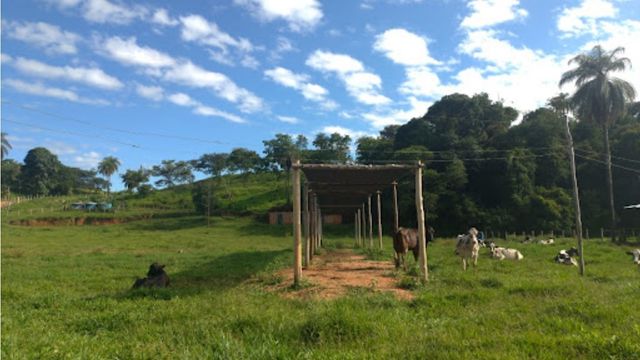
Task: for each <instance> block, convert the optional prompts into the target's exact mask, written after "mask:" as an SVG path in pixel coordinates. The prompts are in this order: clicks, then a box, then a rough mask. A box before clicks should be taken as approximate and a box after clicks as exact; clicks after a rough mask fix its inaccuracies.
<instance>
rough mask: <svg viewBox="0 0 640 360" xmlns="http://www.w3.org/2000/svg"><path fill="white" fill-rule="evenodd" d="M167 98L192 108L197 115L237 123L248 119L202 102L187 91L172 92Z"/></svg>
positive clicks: (179, 104)
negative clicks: (186, 92)
mask: <svg viewBox="0 0 640 360" xmlns="http://www.w3.org/2000/svg"><path fill="white" fill-rule="evenodd" d="M167 100H168V101H170V102H172V103H174V104H176V105H178V106H184V107H189V108H192V111H193V113H194V114H196V115H201V116H212V117H221V118H223V119H227V120H229V121H231V122H235V123H246V122H247V121H246V120H245V119H243V118H241V117H239V116H237V115H234V114H231V113H228V112H225V111H222V110H218V109H216V108H214V107H211V106H207V105H204V104H202V103H201V102H199V101H197V100H194V99H192V98H191V97H190V96H189V95H187V94H185V93H175V94H171V95H169V96H168V97H167Z"/></svg>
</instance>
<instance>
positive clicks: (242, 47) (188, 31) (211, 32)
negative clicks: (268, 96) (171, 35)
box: [180, 15, 258, 68]
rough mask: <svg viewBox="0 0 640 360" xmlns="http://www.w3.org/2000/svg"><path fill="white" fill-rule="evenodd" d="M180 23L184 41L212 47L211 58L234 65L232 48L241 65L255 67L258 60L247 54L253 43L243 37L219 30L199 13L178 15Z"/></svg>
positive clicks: (252, 49) (252, 48)
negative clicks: (235, 36) (236, 36)
mask: <svg viewBox="0 0 640 360" xmlns="http://www.w3.org/2000/svg"><path fill="white" fill-rule="evenodd" d="M180 22H181V23H182V31H181V37H182V39H183V40H185V41H193V42H196V43H199V44H201V45H206V46H210V47H212V48H214V49H215V50H212V51H211V55H212V56H211V57H212V59H214V60H216V61H218V62H220V63H223V64H227V65H234V64H235V61H234V57H233V56H232V54H231V50H234V51H235V52H236V53H237V55H238V56H239V57H240V59H241V61H240V63H241V64H242V65H243V66H247V67H250V68H255V67H257V65H258V61H257V60H256V59H255V58H254V57H252V56H250V55H249V54H250V53H251V52H252V51H254V50H255V47H254V45H253V44H252V43H251V42H250V41H249V40H247V39H245V38H238V39H236V38H234V37H233V36H231V35H229V34H228V33H226V32H224V31H222V30H220V28H219V27H218V25H217V24H216V23H214V22H209V21H207V20H206V19H205V18H203V17H202V16H200V15H189V16H183V17H180Z"/></svg>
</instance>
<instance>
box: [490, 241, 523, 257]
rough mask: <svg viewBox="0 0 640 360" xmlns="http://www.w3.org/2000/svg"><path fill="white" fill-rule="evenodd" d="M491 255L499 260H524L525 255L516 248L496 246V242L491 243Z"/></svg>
mask: <svg viewBox="0 0 640 360" xmlns="http://www.w3.org/2000/svg"><path fill="white" fill-rule="evenodd" d="M490 248H491V257H492V258H494V259H499V260H504V259H507V260H522V259H524V256H523V255H522V253H521V252H520V251H518V250H516V249H508V248H503V247H499V246H496V245H495V244H494V243H491V246H490Z"/></svg>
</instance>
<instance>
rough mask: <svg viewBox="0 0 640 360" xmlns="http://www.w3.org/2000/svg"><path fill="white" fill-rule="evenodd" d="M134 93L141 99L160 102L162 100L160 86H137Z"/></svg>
mask: <svg viewBox="0 0 640 360" xmlns="http://www.w3.org/2000/svg"><path fill="white" fill-rule="evenodd" d="M136 93H138V95H140V96H142V97H143V98H147V99H149V100H153V101H160V100H162V99H164V89H163V88H161V87H160V86H144V85H137V86H136Z"/></svg>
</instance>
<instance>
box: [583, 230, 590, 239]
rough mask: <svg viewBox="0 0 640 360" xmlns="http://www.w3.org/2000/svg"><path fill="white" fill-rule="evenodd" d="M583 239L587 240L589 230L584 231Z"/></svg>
mask: <svg viewBox="0 0 640 360" xmlns="http://www.w3.org/2000/svg"><path fill="white" fill-rule="evenodd" d="M584 238H585V239H587V240H589V228H586V229H584Z"/></svg>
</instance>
